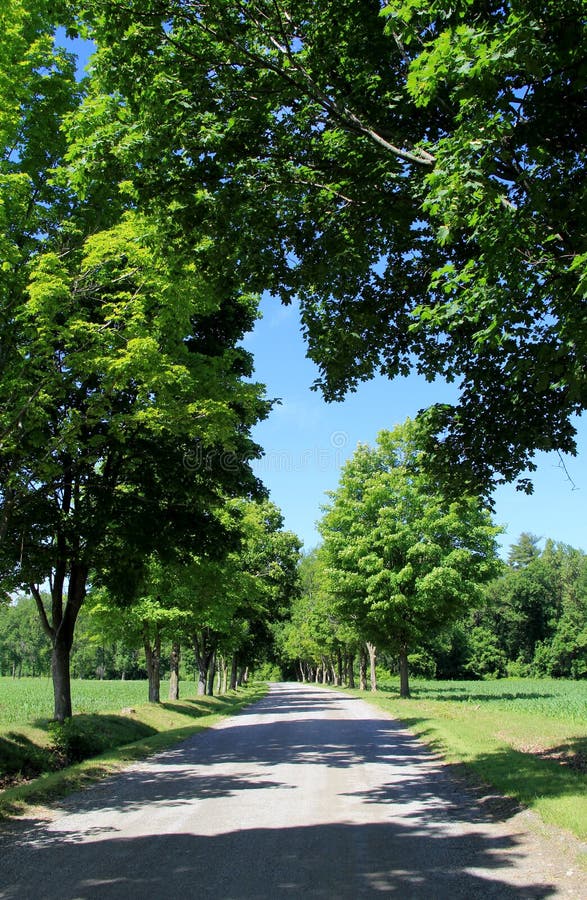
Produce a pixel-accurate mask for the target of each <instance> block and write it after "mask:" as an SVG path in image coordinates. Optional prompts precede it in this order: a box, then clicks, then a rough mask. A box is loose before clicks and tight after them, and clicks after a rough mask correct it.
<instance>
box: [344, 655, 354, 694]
mask: <svg viewBox="0 0 587 900" xmlns="http://www.w3.org/2000/svg"><path fill="white" fill-rule="evenodd" d="M346 672H347V684H348V686H349V687H350V688H354V686H355V657H354V656H353V655H352V654H351V653H349V654H348V655H347V658H346Z"/></svg>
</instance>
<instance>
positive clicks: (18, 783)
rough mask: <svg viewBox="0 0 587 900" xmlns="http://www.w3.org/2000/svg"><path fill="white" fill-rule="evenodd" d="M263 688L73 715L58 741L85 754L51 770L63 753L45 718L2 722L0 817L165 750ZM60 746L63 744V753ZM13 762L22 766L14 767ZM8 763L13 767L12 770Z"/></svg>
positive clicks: (255, 697) (239, 706)
mask: <svg viewBox="0 0 587 900" xmlns="http://www.w3.org/2000/svg"><path fill="white" fill-rule="evenodd" d="M266 692H267V686H266V685H264V684H253V685H250V686H248V687H246V688H242V689H239V691H237V692H232V691H229V692H228V693H227V694H223V695H221V696H218V697H197V698H193V699H192V698H187V699H182V700H178V701H176V702H172V701H168V702H162V703H160V704H150V703H148V704H142V705H137V706H135V707H133V712H132V713H129V714H127V715H122V714H120V713H118V714H115V713H112V712H109V711H107V710H105V711H104V712H102V713H98V712H96V713H92V714H89V713H87V714H82V715H77V716H74V717H73V719H72V720H71V731H72V733H73V736H74V740H73V742H72V740H71V738H69V739H67V740H66V741H65V742H64V741H62V742H61V743H62V745H63V744H66V745H67V746H68V747H69V746H70V745H71V744H72V743H73V746H74V748H77V752H79V753H80V755H83V756H87V757H89V758H85V759H83V760H81V761H80V762H76V763H75V764H72V765H66V766H65V767H64V768H60V769H58V771H54V770H55V768H56V766H59V765H60V764H61V765H62V764H63V762H64V758H63V757H62V758H61V759H60V758H59V750H58V751H57V752H56V751H55V748H54V745H55V738H54V736H53V735H52V730H51V727H50V723H49V721H48V720H47V719H39V720H36V721H35V722H33V723H28V724H27V723H24V724H23V725H21V726H17V725H16V724H15V723H13V725H12V726H11V727H10V728H7V726H4V729H3V730H2V733H1V735H0V773H1V772H4V783H5V785H7V786H6V787H5V789H4V790H1V791H0V818H6V817H7V816H13V815H20V814H23V813H24V812H26V810H27V808H29V807H30V806H35V805H37V806H38V805H42V804H44V803H48V802H49V801H51V800H54V799H56V798H59V797H63V796H65V795H66V794H68V793H71V792H72V791H75V790H79V789H81V788H83V787H85V786H86V785H87V784H90V783H91V782H93V781H97V780H98V779H100V778H103V777H104V776H106V775H109V774H111V773H113V772H116V771H119V770H120V769H122V768H124V766H125V765H127V764H129V763H130V762H133V761H135V760H138V759H142V758H144V757H146V756H149V755H151V754H152V753H157V752H159V751H161V750H165V749H167V748H168V747H171V746H173V745H174V744H176V743H178V742H179V741H181V740H184V739H185V738H187V737H189V736H190V735H192V734H194V733H195V732H197V731H201V730H203V729H205V728H209V727H211V726H212V725H214V724H215V723H216V722H218V721H219V720H220V719H221V718H223V717H225V716H230V715H233V714H234V713H236V712H238V711H239V710H240V709H242V708H243V707H244V706H247V705H248V704H250V703H253V702H255V701H256V700H258V699H260V698H261V697H263V696H264V695H265V693H266ZM64 752H65V750H64V749H63V747H62V749H61V753H64ZM15 762H19V763H20V766H21V767H20V770H16V773H15V771H14V768H13V767H14V765H15ZM7 766H10V767H12V772H11V773H9V772H7V769H6V767H7ZM52 770H53V771H52ZM15 774H16V778H15V777H14V776H15Z"/></svg>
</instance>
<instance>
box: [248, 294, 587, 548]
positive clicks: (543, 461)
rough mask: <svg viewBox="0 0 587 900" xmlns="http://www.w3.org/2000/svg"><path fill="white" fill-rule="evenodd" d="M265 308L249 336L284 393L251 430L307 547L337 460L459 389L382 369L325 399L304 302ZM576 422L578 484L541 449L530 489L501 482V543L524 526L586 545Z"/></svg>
mask: <svg viewBox="0 0 587 900" xmlns="http://www.w3.org/2000/svg"><path fill="white" fill-rule="evenodd" d="M261 311H262V314H263V318H262V319H261V320H260V321H259V322H258V323H257V326H256V328H255V330H254V331H253V332H252V334H250V335H249V336H247V338H246V340H245V345H246V347H247V349H248V350H250V351H251V352H252V353H253V355H254V357H255V377H256V379H257V380H259V381H262V382H264V383H265V384H266V385H267V393H268V396H270V397H279V398H281V405H280V406H277V407H275V408H274V410H273V412H272V414H271V415H270V417H269V419H267V420H266V421H265V422H262V423H260V424H259V425H258V426H257V427H256V429H255V431H254V436H255V438H256V440H257V441H258V442H259V443H260V444H261V445H262V446H263V447H264V448H265V456H264V458H263V459H262V460H260V461H259V462H258V463H257V464H256V472H257V474H258V475H259V477H260V478H262V480H263V481H264V483H265V484H266V485H267V487H268V488H269V490H270V492H271V499H272V500H273V502H274V503H276V504H277V505H278V506H279V507H280V508H281V510H282V512H283V515H284V518H285V525H286V527H287V528H289V529H291V530H292V531H295V532H296V533H297V534H298V535H299V536H300V538H301V539H302V540H303V541H304V546H305V549H306V550H308V549H310V548H311V547H313V546H315V545H316V544H317V543H318V542H319V535H318V533H317V531H316V528H315V523H316V521H317V520H318V519H319V518H320V515H321V511H320V507H321V504H323V503H324V502H325V499H326V497H325V492H326V491H328V490H332V489H334V488H335V487H336V485H337V483H338V478H339V474H340V467H341V465H342V463H343V462H344V461H345V460H346V459H347V458H348V457H349V456H351V455H352V453H353V451H354V449H355V447H356V446H357V443H359V442H363V443H369V444H372V443H374V442H375V439H376V436H377V433H378V432H379V431H381V430H382V429H384V428H393V426H394V425H396V424H399V423H401V422H403V421H404V420H405V419H406V418H407V417H408V416H412V417H413V416H415V415H416V413H417V412H418V410H419V409H421V408H422V407H425V406H428V405H430V404H431V403H434V402H437V401H440V402H442V401H443V400H447V401H450V400H452V399H454V398H455V397H456V390H455V388H454V386H451V385H446V384H444V383H442V382H437V383H435V384H428V383H427V382H426V381H425V380H424V379H423V378H420V377H418V376H410V377H409V378H405V379H398V380H396V381H394V382H391V381H389V380H388V379H385V378H376V379H374V380H372V381H370V382H365V383H364V384H363V385H361V386H360V387H359V389H358V390H357V392H356V393H354V394H350V395H349V396H348V397H347V399H346V400H345V401H344V402H343V403H330V404H327V403H325V402H324V401H323V400H322V397H321V394H320V393H319V392H315V391H312V390H310V387H311V385H312V383H313V381H314V380H315V378H316V376H317V374H318V370H317V368H316V366H315V365H314V364H313V363H312V362H311V361H310V360H308V359H307V358H306V356H305V344H304V341H303V338H302V337H301V334H300V325H299V314H298V310H297V308H296V307H295V306H290V307H283V306H281V305H280V304H279V302H278V301H277V300H274V299H272V298H270V297H265V298H264V299H263V302H262V304H261ZM578 426H579V441H578V444H579V456H578V457H576V458H573V457H566V458H565V465H566V468H567V471H568V474H569V476H570V477H571V478H572V480H573V482H574V485H575V487H574V488H573V485H572V484H571V483H570V482H569V479H568V477H567V475H566V474H565V472H564V470H563V469H562V468H561V466H560V460H559V458H558V456H557V455H556V454H544V453H542V454H539V455H537V457H536V461H537V462H538V471H537V472H536V473H534V476H533V477H534V494H533V495H531V496H526V495H525V494H520V493H519V492H518V491H516V490H515V488H514V487H513V486H505V487H502V488H500V489H499V490H498V491H497V492H496V495H495V521H496V522H498V523H499V524H501V525H503V526H505V528H506V532H505V534H503V535H502V536H501V539H500V541H501V544H502V547H503V548H504V553H505V552H506V551H507V548H508V547H509V546H510V544H512V543H514V542H515V541H516V540H517V538H518V537H519V535H520V534H521V533H522V531H529V532H531V533H532V534H536V535H538V536H539V537H542V538H547V537H550V538H553V539H554V540H557V541H563V542H564V543H567V544H571V545H572V546H574V547H580V548H581V549H583V550H587V517H586V515H585V492H586V490H587V479H586V478H585V466H584V459H585V452H586V451H587V423H586V422H585V420H580V421H579V422H578Z"/></svg>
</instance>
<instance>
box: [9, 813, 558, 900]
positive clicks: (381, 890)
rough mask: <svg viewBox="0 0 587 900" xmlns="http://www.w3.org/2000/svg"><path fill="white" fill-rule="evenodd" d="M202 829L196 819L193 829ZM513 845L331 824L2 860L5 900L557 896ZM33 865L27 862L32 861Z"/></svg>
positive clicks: (32, 852)
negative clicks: (518, 861) (525, 868)
mask: <svg viewBox="0 0 587 900" xmlns="http://www.w3.org/2000/svg"><path fill="white" fill-rule="evenodd" d="M195 824H196V826H197V823H195ZM517 853H518V849H517V839H516V838H515V837H492V838H489V837H488V836H487V835H484V834H480V833H476V832H472V833H469V834H467V835H466V836H459V835H454V834H450V833H448V832H443V831H440V830H437V831H434V830H430V831H429V832H427V833H424V832H423V831H422V830H421V829H419V828H417V827H412V826H410V825H409V824H405V825H404V824H402V825H401V826H400V825H396V824H389V825H386V824H377V825H368V824H366V825H351V824H324V825H313V826H307V827H291V828H251V829H235V830H231V831H229V832H227V833H220V834H210V835H205V834H192V833H185V831H184V832H182V833H177V834H161V835H148V836H140V837H133V838H121V837H117V836H116V835H115V833H113V829H111V828H105V829H100V828H95V829H92V830H91V831H90V833H87V832H86V833H84V834H79V835H75V834H71V833H66V834H65V833H60V832H59V831H58V830H57V831H54V832H53V833H51V834H48V835H47V836H46V838H45V839H44V840H37V841H35V842H34V844H33V845H31V844H26V843H25V844H22V845H21V846H20V847H19V846H18V842H17V845H16V846H14V847H13V849H12V852H10V853H9V854H8V856H7V857H5V858H4V859H3V871H4V874H3V877H2V881H3V890H2V897H3V900H17V898H18V900H37V898H39V897H41V896H42V897H43V898H44V900H53V898H55V900H57V898H58V900H74V898H76V900H79V898H84V900H92V898H96V900H98V898H100V900H102V898H106V900H115V898H121V900H122V898H124V900H126V898H128V897H141V898H145V900H150V898H161V897H173V896H176V895H177V896H195V897H198V898H200V897H214V898H223V900H231V898H233V900H236V898H239V900H240V898H242V900H244V898H257V900H264V898H266V900H278V898H285V897H290V898H299V897H315V898H358V897H366V898H369V897H390V896H396V895H397V896H398V897H407V898H410V900H412V898H413V900H442V898H447V900H453V898H457V900H459V898H462V900H472V898H481V897H482V898H487V897H495V898H499V900H520V898H527V900H528V898H534V900H541V898H548V897H552V896H554V895H555V894H556V888H555V886H554V885H553V884H550V883H546V882H544V881H542V882H540V881H539V880H538V881H537V880H534V883H530V876H528V877H526V878H525V879H522V882H521V883H520V877H521V876H520V874H519V873H517V874H514V873H512V867H513V866H514V865H515V862H514V860H515V858H516V855H517ZM25 860H26V862H25Z"/></svg>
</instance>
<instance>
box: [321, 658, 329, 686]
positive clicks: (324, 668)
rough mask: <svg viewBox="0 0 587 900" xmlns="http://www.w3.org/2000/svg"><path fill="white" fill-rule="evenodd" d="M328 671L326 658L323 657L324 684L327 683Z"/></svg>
mask: <svg viewBox="0 0 587 900" xmlns="http://www.w3.org/2000/svg"><path fill="white" fill-rule="evenodd" d="M327 672H328V669H327V666H326V660H325V659H324V657H322V684H326V677H327Z"/></svg>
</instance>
